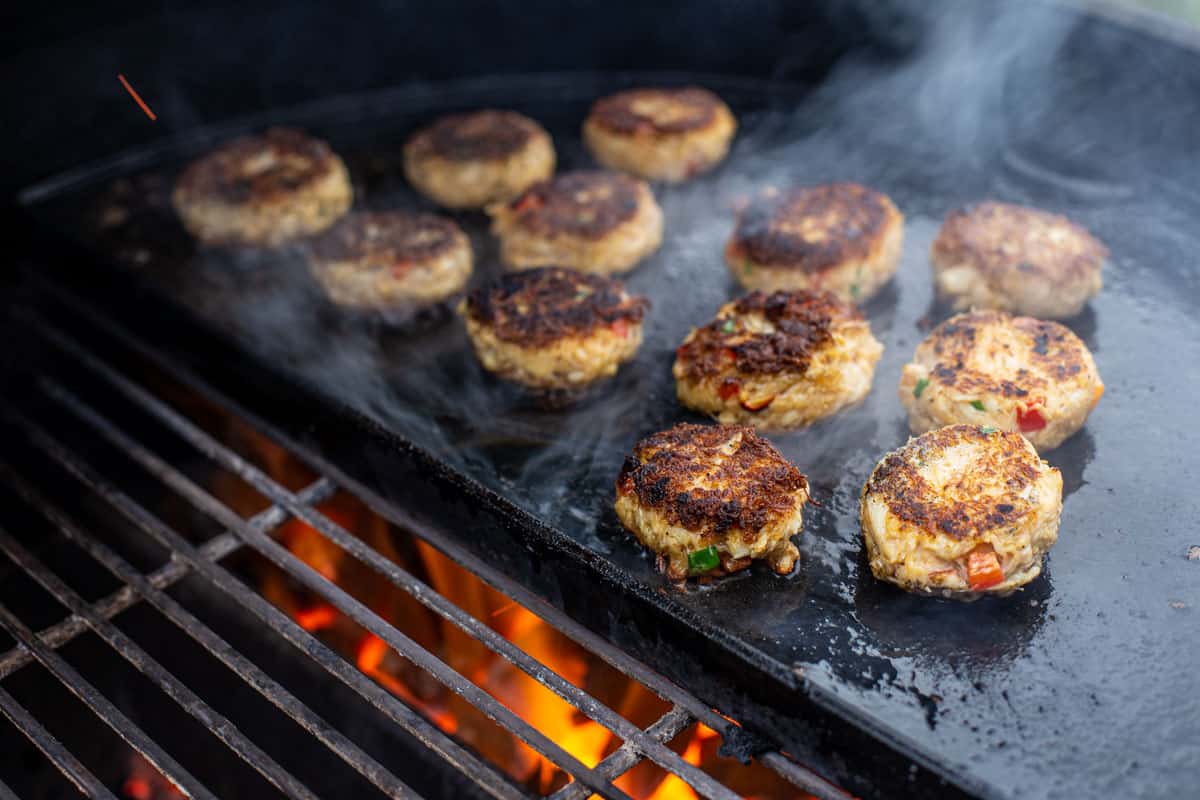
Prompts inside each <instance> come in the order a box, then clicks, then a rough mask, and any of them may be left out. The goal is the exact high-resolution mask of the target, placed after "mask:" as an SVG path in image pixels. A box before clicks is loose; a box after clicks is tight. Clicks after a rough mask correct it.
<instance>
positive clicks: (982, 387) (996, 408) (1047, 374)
mask: <svg viewBox="0 0 1200 800" xmlns="http://www.w3.org/2000/svg"><path fill="white" fill-rule="evenodd" d="M1103 394H1104V383H1103V381H1101V380H1100V373H1099V372H1098V371H1097V369H1096V362H1095V360H1094V359H1093V358H1092V354H1091V352H1090V351H1089V350H1088V348H1087V345H1085V344H1084V343H1083V342H1082V341H1080V339H1079V337H1078V336H1076V335H1075V334H1074V333H1072V332H1071V331H1070V330H1068V329H1067V328H1066V327H1064V326H1063V325H1060V324H1059V323H1057V322H1050V321H1046V320H1038V319H1033V318H1031V317H1013V316H1010V315H1009V314H1008V313H1006V312H1004V311H972V312H969V313H966V314H959V315H957V316H955V317H951V318H950V319H948V320H946V321H945V322H943V323H942V324H941V325H938V326H937V327H936V328H934V329H933V331H932V332H930V334H929V336H928V338H926V339H925V341H923V342H921V344H919V345H918V346H917V351H916V354H915V355H914V356H913V360H912V361H911V362H910V363H908V364H906V365H905V366H904V370H903V372H902V373H901V375H900V402H901V404H902V405H903V406H904V407H905V408H906V409H907V410H908V422H909V426H910V427H911V428H912V431H913V433H924V432H925V431H929V430H933V429H935V428H940V427H942V426H944V425H952V424H954V423H960V422H961V423H968V424H974V425H984V426H987V427H990V428H995V429H999V430H1002V431H1014V432H1017V433H1020V434H1022V435H1024V436H1025V438H1027V439H1028V440H1029V441H1030V442H1032V443H1033V446H1034V447H1036V448H1037V449H1038V450H1039V451H1041V452H1046V451H1047V450H1052V449H1054V448H1055V447H1058V446H1059V445H1060V444H1062V443H1063V441H1065V440H1066V439H1067V438H1068V437H1069V436H1071V435H1072V434H1074V433H1075V432H1076V431H1078V430H1079V429H1080V428H1081V427H1083V424H1084V422H1086V421H1087V417H1088V414H1090V413H1091V411H1092V409H1094V408H1095V407H1096V404H1097V403H1098V402H1100V397H1101V396H1102V395H1103Z"/></svg>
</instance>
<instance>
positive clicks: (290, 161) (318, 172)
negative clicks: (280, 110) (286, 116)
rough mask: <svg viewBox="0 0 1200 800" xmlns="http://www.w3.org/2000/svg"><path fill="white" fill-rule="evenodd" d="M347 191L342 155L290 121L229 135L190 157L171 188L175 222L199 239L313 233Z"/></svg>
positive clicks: (250, 239) (265, 242)
mask: <svg viewBox="0 0 1200 800" xmlns="http://www.w3.org/2000/svg"><path fill="white" fill-rule="evenodd" d="M353 199H354V191H353V189H352V188H351V186H350V174H349V173H348V172H347V170H346V165H345V164H344V163H342V159H341V158H339V157H338V156H337V154H336V153H334V152H333V150H331V149H330V147H329V145H328V144H326V143H325V142H323V141H321V140H320V139H314V138H313V137H311V136H308V135H306V134H304V133H301V132H300V131H296V130H292V129H290V128H271V129H270V130H267V131H265V132H264V133H261V134H255V135H252V136H243V137H241V138H238V139H234V140H233V141H231V142H229V143H228V144H226V145H224V146H222V147H220V148H219V149H217V150H216V151H214V152H212V153H209V154H208V155H206V156H204V157H203V158H201V159H199V160H197V161H194V162H192V163H191V164H189V165H188V167H187V168H186V169H184V171H183V173H182V174H181V175H180V176H179V179H178V180H177V181H176V183H175V189H174V191H173V192H172V194H171V203H172V205H174V207H175V211H176V213H177V214H178V215H179V218H180V220H181V221H182V222H183V226H184V227H185V228H187V230H188V232H189V233H190V234H192V235H193V236H195V237H196V238H197V239H199V240H200V241H202V242H204V243H205V244H211V245H248V246H256V247H277V246H279V245H281V244H283V243H285V242H288V241H290V240H293V239H297V238H300V237H304V236H310V235H312V234H315V233H320V232H321V231H323V230H325V229H326V228H328V227H329V226H331V225H333V223H335V222H337V220H338V219H339V218H341V216H342V215H343V214H345V213H346V212H347V211H348V210H349V208H350V204H351V202H352V201H353Z"/></svg>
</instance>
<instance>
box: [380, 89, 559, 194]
mask: <svg viewBox="0 0 1200 800" xmlns="http://www.w3.org/2000/svg"><path fill="white" fill-rule="evenodd" d="M554 162H555V156H554V143H553V141H551V139H550V134H548V133H546V130H545V129H544V128H543V127H542V126H541V125H539V124H537V123H536V122H534V121H533V120H531V119H530V118H529V117H526V116H523V115H521V114H518V113H517V112H515V111H496V110H491V109H487V110H483V111H473V112H470V113H467V114H451V115H449V116H445V117H442V118H440V119H438V120H436V121H435V122H434V123H433V124H432V125H430V126H428V127H426V128H424V129H422V130H420V131H418V132H417V133H416V134H414V135H413V136H412V138H410V139H409V140H408V142H407V143H406V144H405V145H404V174H405V176H406V177H407V178H408V182H409V183H411V184H412V186H413V188H415V189H416V190H417V191H418V192H420V193H421V194H423V195H425V196H426V197H428V198H430V199H431V200H433V201H434V202H435V203H437V204H438V205H441V206H444V207H446V208H457V209H468V208H483V207H484V206H486V205H488V204H489V203H496V202H499V201H502V200H508V199H510V198H512V197H515V196H516V195H518V194H520V193H521V192H523V191H525V189H527V188H528V187H530V186H531V185H533V184H535V183H537V182H538V181H541V180H545V179H546V178H549V177H550V176H551V175H553V174H554Z"/></svg>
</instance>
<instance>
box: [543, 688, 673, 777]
mask: <svg viewBox="0 0 1200 800" xmlns="http://www.w3.org/2000/svg"><path fill="white" fill-rule="evenodd" d="M694 721H695V720H694V719H693V718H692V715H691V714H689V713H687V712H686V711H684V710H683V709H682V708H680V707H679V706H671V708H670V709H669V710H668V711H667V713H665V714H663V715H662V716H661V717H659V718H658V719H657V720H655V721H654V724H653V725H651V726H650V727H648V728H646V731H645V733H646V735H647V736H649V737H651V738H652V739H654V741H656V742H658V743H659V744H666V743H667V742H669V741H671V740H672V739H674V738H675V737H676V736H678V735H679V734H680V733H681V732H682V731H683V730H684V729H685V728H687V726H688V725H691V724H692V723H693V722H694ZM641 760H642V757H641V756H640V755H638V752H637V749H636V748H634V747H633V746H632V745H630V743H629V742H625V743H624V744H622V745H621V746H620V747H618V748H617V749H616V750H615V751H613V752H612V753H611V754H610V755H608V756H607V757H605V759H604V760H603V761H601V762H600V763H599V764H597V765H596V771H597V772H600V773H603V774H604V776H605V777H607V778H608V779H609V780H613V779H615V778H617V777H619V776H621V775H624V774H625V773H626V772H628V771H629V770H631V769H633V768H634V767H635V766H636V765H637V764H638V763H639V762H640V761H641ZM589 794H591V793H590V792H589V791H588V790H587V788H586V787H584V786H581V785H580V784H578V783H568V784H567V785H566V786H564V787H563V788H561V789H559V790H558V791H557V792H555V793H554V794H552V795H550V800H583V799H584V798H586V797H587V796H588V795H589Z"/></svg>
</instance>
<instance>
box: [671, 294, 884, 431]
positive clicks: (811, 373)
mask: <svg viewBox="0 0 1200 800" xmlns="http://www.w3.org/2000/svg"><path fill="white" fill-rule="evenodd" d="M882 354H883V345H881V344H880V343H879V342H878V341H877V340H876V339H875V337H874V336H872V335H871V326H870V324H869V323H868V322H867V321H866V320H865V319H863V316H862V314H860V313H859V311H858V309H857V308H856V307H854V306H853V305H851V304H849V303H846V302H844V301H842V300H839V299H838V298H837V297H836V296H835V295H833V294H831V293H829V292H804V291H797V292H773V293H771V294H767V293H765V292H751V293H750V294H748V295H746V296H745V297H743V298H741V299H740V300H736V301H734V302H732V303H727V304H726V305H724V306H722V307H721V310H720V311H718V312H717V316H716V318H715V319H714V320H713V321H712V322H710V323H708V324H707V325H705V326H703V327H701V328H694V329H692V332H691V333H689V334H688V335H687V338H686V339H684V340H683V344H682V345H680V346H679V349H678V350H677V351H676V352H675V366H674V368H673V370H672V372H673V374H674V376H675V388H676V393H677V394H678V396H679V402H680V403H682V404H683V405H685V406H687V407H688V408H691V409H693V410H695V411H699V412H701V413H704V414H708V415H710V416H712V417H714V418H715V419H717V420H718V421H720V422H725V423H742V424H747V425H753V426H754V427H756V428H763V429H790V428H798V427H802V426H805V425H809V424H811V423H813V422H815V421H817V420H819V419H822V418H824V417H827V416H829V415H831V414H834V413H836V412H838V411H840V410H842V409H844V408H846V407H848V406H852V405H854V404H856V403H859V402H861V401H862V399H863V398H864V397H866V396H867V393H868V392H869V391H870V390H871V381H872V379H873V378H874V375H875V365H876V363H877V362H878V361H879V357H880V356H881V355H882Z"/></svg>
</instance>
